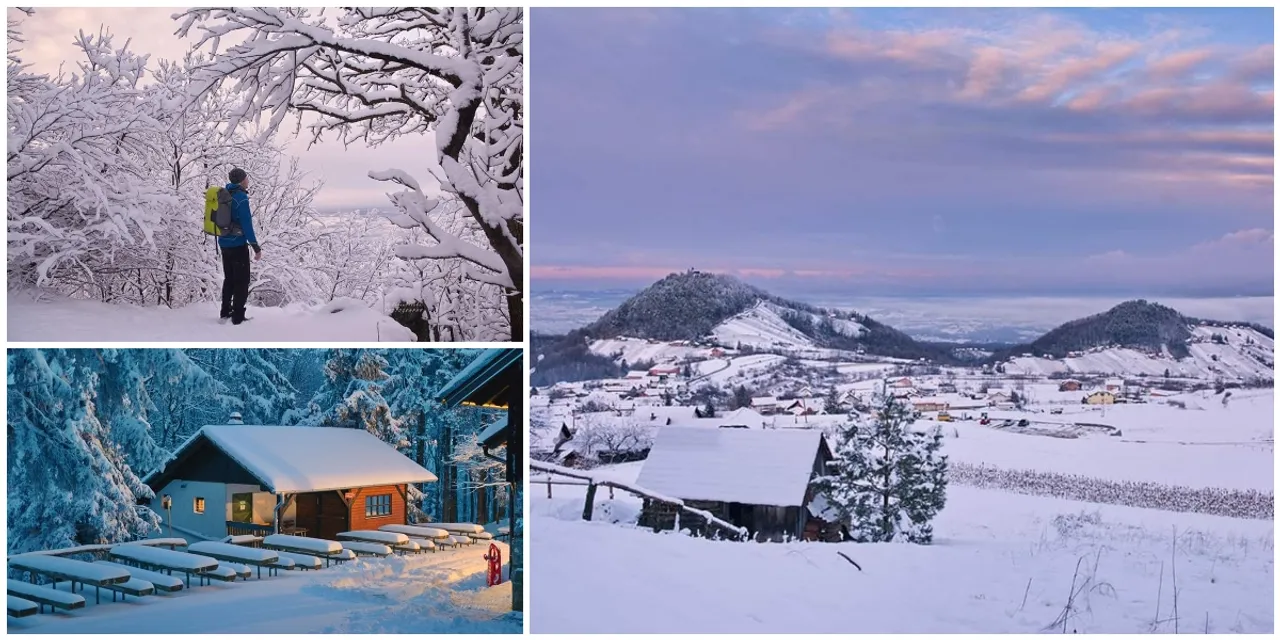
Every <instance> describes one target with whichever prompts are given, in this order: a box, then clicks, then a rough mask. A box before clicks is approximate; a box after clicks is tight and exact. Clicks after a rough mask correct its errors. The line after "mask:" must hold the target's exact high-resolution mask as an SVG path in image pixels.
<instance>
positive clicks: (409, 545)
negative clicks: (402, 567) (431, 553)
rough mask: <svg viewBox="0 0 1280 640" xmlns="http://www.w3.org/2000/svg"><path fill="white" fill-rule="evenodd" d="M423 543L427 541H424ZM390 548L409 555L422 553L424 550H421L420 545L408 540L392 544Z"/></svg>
mask: <svg viewBox="0 0 1280 640" xmlns="http://www.w3.org/2000/svg"><path fill="white" fill-rule="evenodd" d="M424 542H427V541H425V540H424ZM391 548H392V549H394V550H396V551H407V552H409V553H422V552H423V551H424V550H425V549H423V548H422V545H420V544H418V543H417V542H414V541H413V540H409V541H408V542H404V543H401V544H393V545H391Z"/></svg>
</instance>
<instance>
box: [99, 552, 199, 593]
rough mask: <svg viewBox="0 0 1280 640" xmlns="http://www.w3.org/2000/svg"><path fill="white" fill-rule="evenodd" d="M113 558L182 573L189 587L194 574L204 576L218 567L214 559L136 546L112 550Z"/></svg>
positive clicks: (147, 567)
mask: <svg viewBox="0 0 1280 640" xmlns="http://www.w3.org/2000/svg"><path fill="white" fill-rule="evenodd" d="M111 557H113V558H120V559H123V560H125V561H127V563H132V564H137V565H139V566H142V567H143V568H146V569H156V570H164V571H169V572H173V571H181V572H183V573H185V574H186V576H187V586H188V587H189V586H191V575H192V574H195V575H197V576H199V575H203V574H205V573H208V572H210V571H212V570H214V569H216V568H217V567H218V561H217V560H214V559H213V558H208V557H205V556H198V555H195V554H192V553H183V552H181V551H170V550H168V549H157V548H155V547H149V546H143V545H135V544H122V545H117V546H116V547H114V548H113V549H111Z"/></svg>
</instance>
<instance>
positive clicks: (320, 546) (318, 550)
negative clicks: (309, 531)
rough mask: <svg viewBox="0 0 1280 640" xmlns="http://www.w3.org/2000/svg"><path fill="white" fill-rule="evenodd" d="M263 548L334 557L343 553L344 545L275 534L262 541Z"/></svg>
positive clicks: (330, 541)
mask: <svg viewBox="0 0 1280 640" xmlns="http://www.w3.org/2000/svg"><path fill="white" fill-rule="evenodd" d="M262 546H264V547H267V548H269V549H272V550H276V551H279V550H285V551H293V552H295V553H305V554H308V555H322V556H325V555H332V554H335V553H339V552H341V551H342V545H341V544H340V543H337V542H334V541H333V540H321V539H320V538H307V537H304V536H286V535H283V534H279V533H275V534H272V535H269V536H267V537H265V538H263V539H262Z"/></svg>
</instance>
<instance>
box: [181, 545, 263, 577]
mask: <svg viewBox="0 0 1280 640" xmlns="http://www.w3.org/2000/svg"><path fill="white" fill-rule="evenodd" d="M187 553H194V554H196V555H200V556H205V557H209V558H213V559H215V560H217V561H219V562H223V563H228V562H229V563H233V564H234V565H236V566H241V565H250V566H254V567H257V568H258V578H259V579H261V578H262V568H263V567H266V568H267V575H275V570H276V566H275V565H276V563H277V562H278V561H279V559H280V556H279V555H278V554H277V553H276V552H275V551H273V550H271V549H254V548H250V547H238V546H236V545H233V544H229V543H225V542H197V543H195V544H193V545H191V546H189V547H187ZM237 573H238V572H237ZM250 575H252V572H249V574H248V575H245V577H246V578H248V577H249V576H250Z"/></svg>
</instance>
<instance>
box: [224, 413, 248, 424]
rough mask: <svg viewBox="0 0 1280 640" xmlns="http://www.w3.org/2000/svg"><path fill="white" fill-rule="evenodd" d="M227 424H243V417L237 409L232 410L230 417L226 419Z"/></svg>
mask: <svg viewBox="0 0 1280 640" xmlns="http://www.w3.org/2000/svg"><path fill="white" fill-rule="evenodd" d="M227 424H244V418H243V417H242V416H241V415H240V412H239V411H232V412H231V419H230V420H228V421H227Z"/></svg>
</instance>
